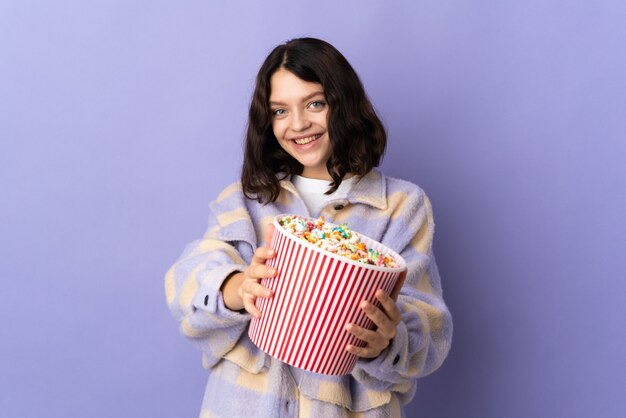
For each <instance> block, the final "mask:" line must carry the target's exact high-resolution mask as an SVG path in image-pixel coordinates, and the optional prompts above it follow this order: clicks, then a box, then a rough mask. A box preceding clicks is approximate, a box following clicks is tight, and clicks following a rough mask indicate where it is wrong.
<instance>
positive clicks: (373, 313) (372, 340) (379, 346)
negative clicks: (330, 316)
mask: <svg viewBox="0 0 626 418" xmlns="http://www.w3.org/2000/svg"><path fill="white" fill-rule="evenodd" d="M376 299H378V300H379V301H380V303H381V304H382V308H383V309H382V310H381V309H379V308H377V307H376V306H374V305H373V304H371V303H369V302H367V301H365V300H364V301H363V302H361V309H363V310H364V311H365V313H366V314H367V316H368V317H369V319H371V320H372V322H374V324H376V329H374V330H367V329H365V328H361V327H360V326H358V325H355V324H347V325H346V331H348V332H349V333H350V334H352V335H354V336H355V337H357V338H358V339H359V340H361V341H364V342H365V343H366V344H367V345H366V346H365V347H356V346H354V345H352V344H348V345H347V346H346V350H347V351H349V352H350V353H352V354H354V355H356V356H358V357H364V358H374V357H378V355H379V354H380V353H381V352H382V351H383V350H384V349H385V348H387V347H388V346H389V344H390V342H391V340H392V339H393V338H394V337H395V336H396V327H397V326H398V324H399V323H400V320H401V315H400V310H399V309H398V307H397V306H396V302H395V301H394V300H393V299H392V298H391V297H390V296H389V295H387V294H386V293H385V292H384V291H383V290H381V289H378V290H377V291H376Z"/></svg>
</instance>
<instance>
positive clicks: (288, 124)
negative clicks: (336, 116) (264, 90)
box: [269, 68, 331, 180]
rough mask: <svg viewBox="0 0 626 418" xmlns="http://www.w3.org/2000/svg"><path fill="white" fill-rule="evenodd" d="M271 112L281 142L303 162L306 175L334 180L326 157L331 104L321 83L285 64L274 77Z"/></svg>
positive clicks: (271, 82) (303, 172) (328, 148)
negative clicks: (328, 102)
mask: <svg viewBox="0 0 626 418" xmlns="http://www.w3.org/2000/svg"><path fill="white" fill-rule="evenodd" d="M270 85H271V94H270V100H269V102H270V103H269V104H270V112H271V118H272V128H273V130H274V135H275V136H276V139H278V143H279V144H280V146H281V147H282V148H283V149H284V150H285V151H287V153H289V155H291V156H292V157H293V158H295V159H296V160H298V162H299V163H300V164H302V165H303V167H304V169H303V171H302V176H303V177H309V178H315V179H327V180H331V177H330V175H329V174H328V170H327V169H326V161H328V158H329V157H330V152H331V147H330V139H329V138H328V129H327V121H328V104H327V103H326V98H325V97H324V90H323V89H322V85H321V84H319V83H311V82H308V81H304V80H302V79H301V78H298V77H297V76H296V75H294V74H293V73H291V72H289V71H287V70H285V69H284V68H280V69H278V70H277V71H276V72H275V73H274V74H273V75H272V77H271V78H270Z"/></svg>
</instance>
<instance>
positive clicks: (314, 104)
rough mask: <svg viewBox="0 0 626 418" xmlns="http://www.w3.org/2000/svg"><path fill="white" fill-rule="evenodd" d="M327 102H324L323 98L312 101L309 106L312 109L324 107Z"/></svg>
mask: <svg viewBox="0 0 626 418" xmlns="http://www.w3.org/2000/svg"><path fill="white" fill-rule="evenodd" d="M325 104H326V103H324V102H322V101H321V100H316V101H314V102H311V104H310V105H309V107H310V108H311V109H321V108H323V107H324V105H325Z"/></svg>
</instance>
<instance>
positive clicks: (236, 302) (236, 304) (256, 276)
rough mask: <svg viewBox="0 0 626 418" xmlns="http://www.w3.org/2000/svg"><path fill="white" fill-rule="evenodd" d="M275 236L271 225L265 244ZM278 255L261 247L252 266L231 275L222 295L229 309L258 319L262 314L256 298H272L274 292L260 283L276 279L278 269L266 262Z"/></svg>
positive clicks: (266, 234)
mask: <svg viewBox="0 0 626 418" xmlns="http://www.w3.org/2000/svg"><path fill="white" fill-rule="evenodd" d="M273 234H274V225H272V224H270V225H269V226H268V227H267V230H266V231H265V242H266V245H269V243H270V242H271V239H272V235H273ZM275 255H276V252H275V251H274V250H273V249H271V248H270V247H269V246H267V247H259V248H257V249H256V251H255V252H254V256H253V257H252V261H251V262H250V265H249V266H248V267H247V268H246V269H245V270H244V271H243V272H239V273H235V274H233V275H231V276H230V277H229V278H228V279H226V281H225V282H224V284H223V285H222V295H223V298H224V304H225V305H226V307H227V308H229V309H231V310H234V311H238V310H241V309H245V310H246V311H247V312H249V313H250V315H252V316H254V317H255V318H258V317H260V316H261V312H260V311H259V310H258V309H257V307H256V306H255V302H256V298H258V297H262V298H268V297H272V291H271V290H270V289H268V288H266V287H264V286H262V285H261V283H259V282H260V281H261V279H263V278H265V277H274V276H276V274H277V271H276V269H274V268H272V267H270V266H268V265H266V264H265V262H266V261H267V260H269V259H271V258H273V257H274V256H275Z"/></svg>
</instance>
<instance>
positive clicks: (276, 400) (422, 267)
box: [165, 170, 452, 418]
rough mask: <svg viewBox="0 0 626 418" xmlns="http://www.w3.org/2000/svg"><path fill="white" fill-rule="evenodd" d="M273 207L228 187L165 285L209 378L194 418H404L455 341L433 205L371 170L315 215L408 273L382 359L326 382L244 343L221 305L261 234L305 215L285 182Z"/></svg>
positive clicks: (242, 320)
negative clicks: (392, 254) (399, 262)
mask: <svg viewBox="0 0 626 418" xmlns="http://www.w3.org/2000/svg"><path fill="white" fill-rule="evenodd" d="M280 184H281V193H280V196H279V198H278V200H277V201H276V202H273V203H269V204H267V205H261V204H259V203H258V202H256V201H254V200H250V199H247V198H245V196H244V195H243V192H242V189H241V184H240V183H234V184H232V185H230V186H228V187H227V188H226V189H224V191H222V193H221V194H220V195H219V196H218V198H217V199H216V200H215V201H214V202H213V203H212V204H211V205H210V215H209V226H208V229H207V231H206V233H205V234H204V236H203V238H202V239H199V240H196V241H194V242H192V243H190V244H189V245H188V246H187V247H186V248H185V250H184V252H183V254H182V255H181V256H180V258H179V259H178V261H176V263H174V265H173V266H172V267H171V268H170V269H169V271H168V272H167V274H166V276H165V294H166V299H167V303H168V305H169V308H170V310H171V311H172V313H173V315H174V317H175V318H176V319H177V320H178V321H179V322H180V329H181V331H182V333H183V334H184V335H185V336H186V337H187V338H189V339H190V340H191V341H192V342H193V343H194V344H195V345H196V346H197V347H198V348H199V349H200V350H201V351H202V354H203V366H204V367H205V368H206V369H208V370H209V377H208V383H207V386H206V390H205V395H204V400H203V403H202V410H201V413H200V416H201V417H203V418H206V417H228V418H230V417H244V416H255V417H268V418H276V417H282V416H285V417H296V416H297V417H323V416H328V417H400V416H404V413H403V411H402V405H404V404H407V403H408V402H409V401H410V400H411V399H412V398H413V395H414V393H415V388H416V379H417V378H419V377H421V376H425V375H427V374H429V373H431V372H433V371H434V370H436V369H437V368H438V367H439V366H440V365H441V363H442V362H443V360H444V358H445V357H446V355H447V353H448V351H449V349H450V342H451V338H452V318H451V316H450V312H449V310H448V308H447V307H446V305H445V303H444V301H443V299H442V290H441V283H440V278H439V272H438V270H437V265H436V263H435V258H434V255H433V252H432V240H433V232H434V222H433V215H432V209H431V205H430V201H429V200H428V198H427V197H426V195H425V194H424V192H423V190H422V189H420V188H419V187H418V186H416V185H414V184H412V183H409V182H406V181H403V180H398V179H394V178H391V177H385V176H384V175H383V174H382V173H381V172H380V171H378V170H372V171H371V172H370V173H368V174H367V175H366V176H364V177H363V178H361V179H360V181H358V182H357V183H355V184H354V185H353V187H352V188H351V190H350V192H349V194H348V196H347V198H346V199H341V200H335V201H331V202H329V203H328V205H326V206H325V207H324V209H323V210H322V212H321V215H323V216H324V218H325V219H326V220H327V221H328V222H332V223H344V222H345V223H347V224H348V225H349V226H350V228H352V229H354V230H355V231H358V232H360V233H362V234H364V235H367V236H369V237H371V238H373V239H375V240H377V241H379V242H381V243H383V244H385V245H386V246H388V247H389V248H391V249H393V250H394V251H396V252H398V253H399V254H400V255H401V256H402V257H403V258H404V259H405V260H406V262H407V265H408V274H407V277H406V281H405V283H404V286H403V288H402V290H401V292H400V295H399V297H398V302H397V303H398V308H399V309H400V311H401V312H402V321H401V323H400V324H399V325H398V327H397V335H396V337H395V338H394V339H393V340H392V343H391V345H390V346H389V347H387V349H385V351H383V352H382V353H381V354H380V356H379V357H378V358H376V359H373V360H366V359H360V360H359V361H358V362H357V365H356V367H355V369H354V370H353V371H352V373H351V374H350V375H347V376H325V375H319V374H315V373H310V372H307V371H303V370H300V369H296V368H294V367H291V366H288V365H286V364H284V363H282V362H280V361H278V360H276V359H274V358H272V357H270V356H268V355H267V354H265V353H264V352H262V351H261V350H259V349H258V348H257V347H256V346H254V345H253V344H252V343H251V341H250V339H249V338H248V334H247V329H248V326H249V322H250V315H249V314H247V313H245V314H242V313H239V312H233V311H231V310H229V309H228V308H226V307H225V306H224V302H223V299H222V295H221V293H220V286H221V285H222V283H223V281H224V279H225V278H226V277H228V275H229V274H231V273H233V272H235V271H243V270H244V269H245V268H246V266H247V265H248V264H249V263H250V261H251V259H252V255H253V253H254V250H255V249H256V248H257V246H260V245H264V243H263V242H260V240H262V239H263V237H264V232H265V228H266V227H267V225H268V224H269V223H270V222H271V221H272V219H273V218H274V216H276V215H277V214H280V213H294V214H300V215H303V216H311V215H313V216H317V215H318V214H309V212H308V209H307V208H306V206H305V204H304V202H303V201H302V199H301V198H300V196H299V195H298V192H297V190H296V189H295V187H294V186H293V184H292V183H291V182H289V181H287V180H283V181H281V183H280Z"/></svg>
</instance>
